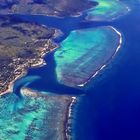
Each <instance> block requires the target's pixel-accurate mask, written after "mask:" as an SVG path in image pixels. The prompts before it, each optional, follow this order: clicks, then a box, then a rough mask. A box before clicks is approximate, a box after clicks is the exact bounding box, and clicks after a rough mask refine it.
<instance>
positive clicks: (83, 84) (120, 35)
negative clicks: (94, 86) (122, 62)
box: [77, 26, 123, 87]
mask: <svg viewBox="0 0 140 140" xmlns="http://www.w3.org/2000/svg"><path fill="white" fill-rule="evenodd" d="M108 27H110V28H111V29H113V30H114V31H115V32H116V33H117V34H118V36H119V37H120V40H119V44H118V47H117V49H116V51H115V52H114V54H113V55H112V57H111V59H110V60H108V61H107V63H106V64H104V65H103V66H101V67H100V68H99V70H97V71H96V72H95V73H94V74H93V75H92V76H91V77H90V78H89V79H88V80H87V81H86V82H84V83H82V84H79V85H77V86H78V87H84V86H85V85H86V84H87V83H88V82H90V81H91V79H93V78H94V77H95V76H96V75H97V74H98V73H99V72H100V71H101V70H103V69H104V68H105V67H106V66H107V65H108V63H109V61H111V60H112V59H113V58H114V57H115V55H116V54H117V52H118V51H119V50H120V48H121V46H122V42H123V40H122V34H121V33H120V32H119V31H118V30H117V29H116V28H114V27H112V26H108Z"/></svg>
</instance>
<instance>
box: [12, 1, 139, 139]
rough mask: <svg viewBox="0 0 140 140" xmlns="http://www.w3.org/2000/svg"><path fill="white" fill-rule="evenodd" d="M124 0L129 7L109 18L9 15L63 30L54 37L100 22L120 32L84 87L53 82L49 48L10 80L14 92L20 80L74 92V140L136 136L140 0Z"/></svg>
mask: <svg viewBox="0 0 140 140" xmlns="http://www.w3.org/2000/svg"><path fill="white" fill-rule="evenodd" d="M124 1H125V0H124ZM126 3H127V1H126ZM129 4H130V6H131V8H132V11H131V12H129V13H128V14H127V15H125V16H122V17H120V18H119V19H117V20H115V21H110V22H90V21H84V15H83V16H81V17H73V18H72V17H66V18H57V17H45V16H28V15H22V16H21V15H15V17H16V18H17V17H19V18H20V19H21V20H23V21H28V22H36V23H39V24H44V25H47V26H50V27H54V28H58V29H60V30H62V32H63V33H64V34H63V36H61V37H59V38H57V39H55V42H56V43H59V42H61V41H62V40H64V39H65V38H66V37H67V36H68V35H69V33H70V31H72V30H75V29H82V28H91V27H98V26H105V25H111V26H113V27H115V28H116V29H117V30H118V31H120V32H121V33H122V35H123V46H122V47H121V49H120V51H119V53H117V55H116V57H115V58H114V59H113V60H112V61H111V62H110V64H109V65H108V66H107V67H106V68H105V69H104V70H103V71H101V72H100V73H99V74H98V75H97V76H96V77H95V78H94V79H93V80H92V81H91V82H90V83H89V84H88V85H87V86H86V87H85V88H84V89H74V88H70V87H66V86H63V85H60V84H59V83H58V82H57V80H56V73H55V66H56V64H55V60H54V57H53V54H54V52H52V53H50V54H48V55H46V57H45V58H44V59H45V61H46V62H47V65H46V66H43V67H40V68H33V69H29V70H28V74H27V75H26V76H25V77H23V78H21V79H20V80H17V81H16V82H15V85H14V92H15V93H16V94H18V95H19V94H20V88H21V87H23V86H27V87H30V88H33V89H36V90H38V91H42V92H43V91H44V92H45V91H50V92H55V93H58V94H71V95H78V96H79V97H78V101H77V104H76V105H75V108H74V111H73V122H72V136H73V139H74V140H140V2H139V4H138V1H137V2H136V3H135V2H133V1H130V3H129ZM33 77H39V78H35V79H34V78H33Z"/></svg>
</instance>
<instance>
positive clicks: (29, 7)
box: [0, 0, 97, 16]
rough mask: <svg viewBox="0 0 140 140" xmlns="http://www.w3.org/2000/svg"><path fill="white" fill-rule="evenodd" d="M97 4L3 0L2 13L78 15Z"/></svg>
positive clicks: (64, 0) (72, 0)
mask: <svg viewBox="0 0 140 140" xmlns="http://www.w3.org/2000/svg"><path fill="white" fill-rule="evenodd" d="M96 5H97V2H94V1H87V0H26V1H25V0H10V1H7V0H2V1H1V3H0V14H32V15H51V16H77V15H80V14H81V12H82V11H84V10H87V9H90V8H92V7H94V6H96Z"/></svg>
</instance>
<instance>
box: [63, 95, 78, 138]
mask: <svg viewBox="0 0 140 140" xmlns="http://www.w3.org/2000/svg"><path fill="white" fill-rule="evenodd" d="M76 100H77V98H76V97H72V101H71V103H70V105H69V107H68V118H67V123H66V131H65V132H66V138H67V140H70V139H71V135H70V134H69V133H71V130H70V129H71V126H69V124H70V125H71V123H72V122H71V120H72V110H73V106H74V104H75V103H76Z"/></svg>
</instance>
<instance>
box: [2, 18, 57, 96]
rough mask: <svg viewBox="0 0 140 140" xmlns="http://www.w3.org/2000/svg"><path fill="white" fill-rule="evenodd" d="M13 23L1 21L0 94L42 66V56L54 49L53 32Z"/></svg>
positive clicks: (13, 21)
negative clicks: (30, 71)
mask: <svg viewBox="0 0 140 140" xmlns="http://www.w3.org/2000/svg"><path fill="white" fill-rule="evenodd" d="M16 21H17V20H16ZM16 21H15V20H13V19H12V18H10V17H0V94H4V93H5V92H8V91H7V90H10V89H11V84H13V81H14V80H15V79H17V78H18V77H19V76H22V75H23V74H24V73H25V72H26V70H27V68H29V67H31V66H37V65H41V64H43V62H44V61H43V59H42V57H43V55H44V54H46V53H47V52H50V51H51V50H53V49H54V48H56V47H57V45H55V44H54V43H53V42H52V40H51V39H52V38H53V37H54V35H55V29H52V28H47V27H45V26H41V25H37V24H33V23H25V22H16Z"/></svg>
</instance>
